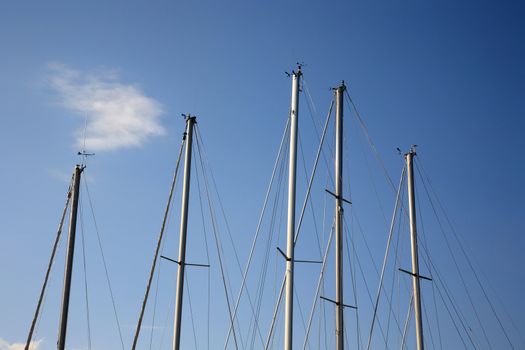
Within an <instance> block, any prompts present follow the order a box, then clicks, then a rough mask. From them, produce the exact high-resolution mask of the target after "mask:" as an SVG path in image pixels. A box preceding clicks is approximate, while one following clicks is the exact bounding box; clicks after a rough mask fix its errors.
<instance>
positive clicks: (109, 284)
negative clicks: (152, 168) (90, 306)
mask: <svg viewBox="0 0 525 350" xmlns="http://www.w3.org/2000/svg"><path fill="white" fill-rule="evenodd" d="M82 179H83V181H84V187H85V189H86V194H87V198H88V203H89V208H90V211H91V217H92V219H93V224H94V226H95V232H96V234H97V243H98V248H99V250H100V255H101V257H102V263H103V265H104V273H105V275H106V282H107V284H108V289H109V295H110V297H111V305H112V307H113V315H114V316H115V322H116V324H117V329H118V334H119V337H120V345H121V346H122V350H124V340H123V337H122V328H121V327H120V321H119V318H118V313H117V306H116V303H115V297H114V295H113V288H112V287H111V280H110V278H109V271H108V264H107V263H106V256H105V255H104V250H103V249H102V239H101V237H100V230H99V229H98V224H97V219H96V217H95V210H94V209H93V202H92V200H91V193H90V192H89V186H88V183H87V180H86V177H85V176H84V177H82Z"/></svg>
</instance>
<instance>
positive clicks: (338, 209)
mask: <svg viewBox="0 0 525 350" xmlns="http://www.w3.org/2000/svg"><path fill="white" fill-rule="evenodd" d="M345 89H346V86H345V84H344V82H343V83H342V84H341V86H339V87H338V88H336V89H335V100H336V105H335V106H336V107H335V137H336V139H335V194H336V196H335V215H336V217H335V289H336V291H335V301H336V313H335V323H336V325H335V334H336V349H337V350H343V349H344V323H343V308H344V304H343V207H342V198H343V93H344V91H345Z"/></svg>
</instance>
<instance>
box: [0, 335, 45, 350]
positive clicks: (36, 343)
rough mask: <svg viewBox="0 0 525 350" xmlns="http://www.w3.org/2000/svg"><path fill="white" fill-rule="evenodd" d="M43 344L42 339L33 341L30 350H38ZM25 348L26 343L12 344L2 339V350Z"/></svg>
mask: <svg viewBox="0 0 525 350" xmlns="http://www.w3.org/2000/svg"><path fill="white" fill-rule="evenodd" d="M41 343H42V339H40V340H34V341H32V342H31V344H29V350H38V349H39V348H40V344H41ZM25 346H26V344H25V343H13V344H10V343H8V342H7V341H6V340H4V339H2V338H0V350H23V349H24V348H25Z"/></svg>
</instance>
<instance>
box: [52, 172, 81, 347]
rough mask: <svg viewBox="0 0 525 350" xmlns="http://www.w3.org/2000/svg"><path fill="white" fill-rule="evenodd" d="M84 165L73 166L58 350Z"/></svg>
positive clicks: (63, 339)
mask: <svg viewBox="0 0 525 350" xmlns="http://www.w3.org/2000/svg"><path fill="white" fill-rule="evenodd" d="M83 170H84V167H82V166H80V165H77V166H75V175H74V179H73V201H72V204H71V216H70V219H69V235H68V239H67V255H66V270H65V273H64V289H63V294H62V312H61V313H60V328H59V330H58V344H57V349H58V350H64V348H65V346H66V331H67V317H68V310H69V295H70V292H71V275H72V272H73V255H74V253H75V234H76V230H77V211H78V198H79V194H80V193H79V190H80V176H81V174H82V171H83Z"/></svg>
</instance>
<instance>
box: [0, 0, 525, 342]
mask: <svg viewBox="0 0 525 350" xmlns="http://www.w3.org/2000/svg"><path fill="white" fill-rule="evenodd" d="M524 15H525V7H524V6H523V5H522V4H521V3H520V2H519V1H510V0H506V1H498V2H495V1H493V2H491V1H463V0H461V1H449V0H447V1H439V2H437V1H436V2H421V1H413V0H404V1H362V0H359V1H357V0H356V1H334V2H315V1H304V2H298V1H287V2H282V1H267V2H262V1H261V2H255V1H186V2H170V1H163V2H161V1H151V2H139V1H90V2H82V3H80V2H74V3H73V2H69V1H46V2H37V1H33V2H30V1H3V2H2V3H1V4H0V120H1V127H0V149H1V150H2V167H1V169H2V171H1V172H0V194H1V199H0V249H1V253H0V280H1V284H0V285H1V287H0V350H5V349H10V350H11V349H17V348H16V347H13V346H11V345H9V344H14V343H21V342H24V341H25V337H26V334H27V331H28V327H29V324H30V320H31V318H32V314H33V311H34V307H35V304H36V301H37V296H38V292H39V288H40V285H41V282H42V279H43V275H44V271H45V265H46V264H47V259H48V257H49V254H50V250H51V245H52V241H53V239H54V233H55V230H56V225H57V223H58V219H59V215H60V211H61V209H62V205H63V200H64V195H65V192H66V187H67V181H68V178H69V176H70V172H71V170H72V169H73V166H74V164H75V163H76V162H77V161H78V159H77V156H76V152H77V151H78V150H79V147H80V146H79V144H78V142H79V140H82V136H81V135H82V130H83V128H84V120H85V117H86V116H87V117H88V129H87V130H88V132H87V136H86V139H87V144H88V147H89V146H91V150H93V151H95V152H96V156H95V157H94V158H92V159H90V160H89V164H88V169H87V170H86V176H87V180H88V183H89V186H90V187H89V188H90V190H91V192H92V196H93V200H94V202H95V203H94V204H95V210H96V214H97V220H98V224H99V228H100V231H101V233H102V234H103V239H104V248H105V252H106V254H107V259H108V265H109V268H110V274H111V277H112V282H113V284H114V292H115V296H116V299H117V305H118V308H119V317H120V319H121V324H122V326H123V332H124V342H125V344H126V347H127V348H128V347H129V346H130V344H131V333H132V330H133V327H134V325H135V323H136V319H137V317H138V310H139V304H140V302H141V300H142V296H143V293H144V288H145V283H146V276H147V271H148V270H149V266H150V262H151V258H152V253H153V248H154V244H155V240H156V236H157V232H158V229H159V227H160V220H161V218H162V212H163V207H164V205H165V201H166V198H167V191H168V188H169V182H170V178H171V176H172V171H173V169H174V163H175V159H176V153H177V149H178V145H179V143H180V137H181V133H182V131H183V126H184V123H183V121H182V118H181V117H180V114H181V113H192V114H196V115H198V117H199V119H198V121H199V127H200V130H201V132H202V134H203V137H204V139H205V142H206V145H207V151H208V157H209V159H210V162H211V166H212V167H213V169H214V172H215V175H216V179H217V183H218V185H219V189H220V191H221V193H222V198H223V200H224V205H225V209H226V212H227V213H228V214H229V220H230V225H231V228H232V234H233V236H234V237H235V239H236V240H238V241H239V249H240V250H241V251H243V250H245V249H246V246H247V243H246V242H247V241H249V240H250V239H251V235H252V233H253V230H254V228H255V225H256V221H257V218H258V213H259V210H260V206H261V203H262V200H263V196H264V191H265V188H266V184H267V181H268V179H269V176H270V172H271V167H272V165H273V161H274V157H275V154H276V150H277V147H278V144H279V141H280V137H281V134H282V128H283V126H284V122H285V119H286V113H287V110H288V104H289V99H290V82H289V79H288V78H287V77H286V76H285V74H284V71H289V70H291V69H293V67H294V64H295V62H297V61H301V62H304V63H305V64H306V67H305V79H306V82H307V84H308V85H307V86H308V88H309V91H310V93H311V94H312V96H313V99H314V103H315V106H316V108H317V110H318V117H319V118H318V123H321V122H322V120H323V118H324V113H325V111H326V109H327V107H328V104H329V101H330V98H331V93H330V92H329V91H328V88H330V87H333V86H335V85H336V84H338V83H339V82H340V81H341V80H342V79H344V80H345V81H346V82H347V83H348V85H349V88H350V91H351V94H352V97H353V99H354V100H355V102H356V103H357V104H358V106H359V109H360V112H361V114H362V116H363V119H364V120H365V122H366V123H367V126H368V128H369V130H370V133H371V136H372V138H373V139H374V142H375V143H376V146H377V148H378V150H379V153H380V154H381V155H382V157H383V159H384V160H385V163H386V166H387V169H388V171H389V172H390V173H391V175H392V177H393V178H394V181H397V176H399V175H398V174H399V171H400V166H401V162H400V158H399V157H398V156H397V153H396V151H395V149H396V147H401V148H403V149H406V148H407V147H408V146H409V145H410V144H413V143H415V144H418V145H419V146H420V148H419V149H420V154H421V159H422V161H423V162H424V166H425V170H426V171H427V173H429V174H430V175H431V178H432V181H433V184H434V186H435V188H436V189H437V190H438V192H439V194H440V198H441V199H442V201H443V202H444V203H445V205H446V208H447V210H448V213H449V215H450V216H451V218H452V221H453V222H454V223H455V224H456V229H457V230H458V231H459V232H460V233H461V236H462V237H463V238H464V240H465V242H466V243H467V245H468V246H469V249H470V250H471V251H472V252H473V255H474V258H475V259H476V260H477V261H479V262H480V269H481V270H483V274H484V275H487V276H488V277H489V279H490V281H491V284H492V285H494V286H495V288H496V290H497V292H498V295H499V296H500V298H501V299H502V300H503V301H504V303H505V306H506V307H507V308H508V309H509V311H510V313H511V315H512V317H513V318H514V320H515V321H516V323H517V326H518V328H520V329H521V330H522V333H523V330H524V329H525V318H524V316H523V315H525V302H524V301H523V297H522V296H523V294H524V292H525V288H524V282H523V281H525V273H524V272H523V266H524V262H525V261H524V259H523V251H524V249H525V238H524V236H525V235H524V233H525V220H524V219H523V210H524V209H525V206H524V205H523V198H524V197H525V191H524V186H523V184H522V180H523V174H524V170H525V169H524V164H525V157H524V155H523V151H524V150H525V141H524V140H525V139H524V137H523V134H524V131H525V127H524V126H525V125H524V123H525V122H524V117H525V113H524V112H525V107H524V104H523V96H524V95H525V41H524V40H523V38H524V37H525V24H524V22H523V18H524ZM305 97H306V96H305V94H304V93H303V94H302V97H301V98H302V100H301V111H302V112H303V115H304V116H305V117H304V119H303V120H305V122H304V124H307V122H306V120H307V118H306V115H307V114H306V111H307V105H306V103H305V101H306V98H305ZM93 101H95V102H99V104H96V105H94V104H93ZM115 101H116V102H115ZM122 106H129V108H128V109H125V110H121V109H119V108H121V107H122ZM115 109H117V110H118V112H115ZM119 118H120V119H119ZM353 125H354V126H355V125H356V124H355V123H354V124H353ZM313 135H314V134H313V133H310V134H309V133H307V132H305V134H304V135H303V142H304V144H305V145H307V147H306V149H307V150H308V152H309V153H311V154H312V155H311V156H310V157H313V153H312V152H314V150H315V145H316V143H317V140H316V139H315V138H313V139H312V140H310V139H308V137H309V136H313ZM80 142H82V141H80ZM310 146H311V147H310ZM88 150H89V149H88ZM370 159H372V158H370ZM308 164H310V163H308ZM307 166H308V168H310V166H311V165H307ZM352 167H358V165H350V168H352ZM379 174H380V173H379ZM378 178H380V177H378ZM360 180H366V176H365V175H363V176H361V178H360V177H359V176H356V178H354V179H352V180H351V182H352V187H353V188H354V189H355V188H359V186H360V185H359V181H360ZM381 181H384V180H381ZM302 191H303V192H304V189H303V190H302ZM303 192H301V193H303ZM178 193H179V194H180V191H179V192H178ZM175 201H176V203H177V208H178V202H179V199H178V197H177V199H176V200H175ZM384 201H385V202H384V203H385V205H386V206H387V210H386V212H387V215H389V214H388V213H389V211H390V210H391V209H390V208H391V206H392V202H393V199H392V198H391V194H390V197H388V196H386V197H385V199H384ZM86 203H87V202H86ZM365 207H366V206H365ZM84 209H85V212H86V213H85V217H86V218H88V207H87V206H86V207H85V208H84ZM174 211H175V212H174V215H173V220H174V223H175V222H177V221H178V213H177V209H175V210H174ZM364 216H365V219H363V220H366V219H370V220H372V221H373V219H371V218H370V215H369V214H366V215H364ZM197 219H198V218H195V219H194V220H195V221H197V222H198V220H197ZM86 220H87V219H86ZM86 225H87V224H86ZM172 226H173V227H172V228H173V229H172V232H171V238H170V239H171V240H173V242H175V236H176V227H177V225H176V224H173V225H172ZM89 235H91V236H90V238H89V237H88V238H87V239H88V246H89V245H91V246H90V248H91V249H90V250H88V255H90V256H88V262H91V265H90V266H91V267H90V269H91V270H89V271H91V274H90V275H89V283H90V286H91V288H92V289H94V290H95V291H98V292H94V294H93V295H92V296H90V302H91V309H92V310H93V311H92V315H91V316H92V331H93V334H94V336H93V343H94V347H93V348H94V349H102V350H104V349H117V348H119V346H120V342H119V340H118V337H117V336H116V335H115V334H116V333H115V327H114V323H113V319H112V313H111V310H110V308H111V306H110V303H109V299H108V297H107V292H106V287H105V280H104V276H103V272H102V271H103V270H102V268H101V266H100V258H99V255H98V251H97V247H96V244H95V239H94V237H95V236H94V232H93V231H90V233H89ZM385 239H386V238H385V234H384V232H381V233H380V235H379V237H378V238H377V239H375V238H372V239H371V240H373V241H374V242H375V241H377V242H375V243H377V245H378V247H379V250H378V251H379V252H380V251H381V249H383V248H382V247H383V246H384V242H385ZM245 241H246V242H245ZM173 242H172V243H170V244H171V245H169V247H170V248H169V249H172V250H171V251H170V253H169V255H170V256H176V244H175V243H173ZM167 244H168V243H167ZM190 244H191V243H190ZM305 244H306V245H307V246H308V243H305ZM64 246H65V243H62V251H61V255H60V256H59V259H58V260H57V262H56V266H55V269H54V274H53V278H52V285H51V289H50V291H49V294H48V296H47V298H46V307H45V311H44V318H43V319H42V322H41V324H40V326H39V332H38V334H37V336H36V339H37V340H40V339H43V341H42V342H41V344H40V347H39V349H40V350H47V349H53V348H54V344H55V339H56V329H57V315H58V306H59V303H60V297H59V296H58V295H59V292H60V288H61V279H62V271H63V267H62V266H63V265H62V264H63V250H64V249H63V248H64ZM77 247H80V244H77ZM190 248H191V247H190ZM167 249H168V248H167ZM272 249H273V248H272ZM405 251H408V249H406V250H405ZM191 252H194V254H195V255H194V256H199V254H201V255H200V256H202V249H201V248H200V247H198V244H196V243H193V248H191V249H190V254H191ZM76 257H77V258H78V259H77V267H78V270H79V271H80V270H81V269H82V266H81V264H80V261H81V260H80V258H81V253H80V250H78V253H77V255H76ZM246 257H247V253H246V252H243V253H242V254H241V263H242V264H244V261H245V259H246ZM380 260H381V257H380V256H379V257H377V261H380ZM231 264H232V267H231V268H232V269H234V265H233V264H234V263H233V262H231ZM163 269H164V270H163V273H166V275H164V276H165V277H166V276H168V274H169V273H172V276H173V278H174V277H175V269H174V268H172V267H169V265H164V266H163ZM199 273H200V274H202V272H197V274H199ZM76 276H77V277H76V282H75V288H77V289H76V291H78V294H76V296H75V297H74V301H75V304H74V306H73V307H72V310H73V311H72V312H73V313H74V316H72V322H73V324H74V326H72V327H71V331H70V333H69V339H70V341H71V342H70V343H69V344H70V347H71V348H74V349H87V341H86V336H85V325H84V323H83V322H84V315H83V310H84V306H83V302H84V299H83V294H82V288H83V280H82V274H81V273H79V274H78V275H76ZM166 278H168V279H169V277H166ZM237 285H238V284H237V283H234V284H233V290H234V291H237ZM167 286H172V285H171V284H169V283H168V284H167ZM170 288H171V287H170ZM373 289H374V290H375V284H374V287H373ZM76 291H75V293H77V292H76ZM216 292H217V295H219V296H220V295H221V294H220V293H222V290H221V289H220V288H219V287H217V288H216ZM235 294H236V292H235ZM166 300H167V299H166ZM216 300H217V302H218V303H222V304H221V305H223V303H224V302H223V301H220V300H221V299H220V298H219V297H217V298H216ZM163 307H168V306H167V305H166V304H165V305H164V306H163ZM170 307H171V306H170ZM265 307H268V308H271V307H272V306H271V305H270V306H265ZM75 325H76V326H75ZM219 328H220V327H217V333H219ZM186 331H188V332H189V326H188V327H187V328H186ZM220 331H221V332H222V328H220ZM167 332H168V337H167V339H168V341H167V342H166V344H168V343H170V341H169V339H170V338H171V329H168V331H167ZM264 332H266V331H264ZM144 334H145V336H144V338H145V339H148V336H149V332H147V331H146V332H145V333H144ZM498 337H499V336H498ZM214 340H215V341H217V342H218V343H217V346H212V348H219V347H222V342H223V340H224V335H223V334H222V333H221V334H215V335H214ZM187 341H188V343H187V347H188V348H191V346H193V345H192V344H193V340H192V338H191V336H189V335H188V336H187ZM144 344H146V343H144ZM219 344H220V346H219ZM517 344H520V343H517ZM520 346H524V344H523V343H521V345H520ZM497 348H500V347H497ZM501 348H504V347H501Z"/></svg>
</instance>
